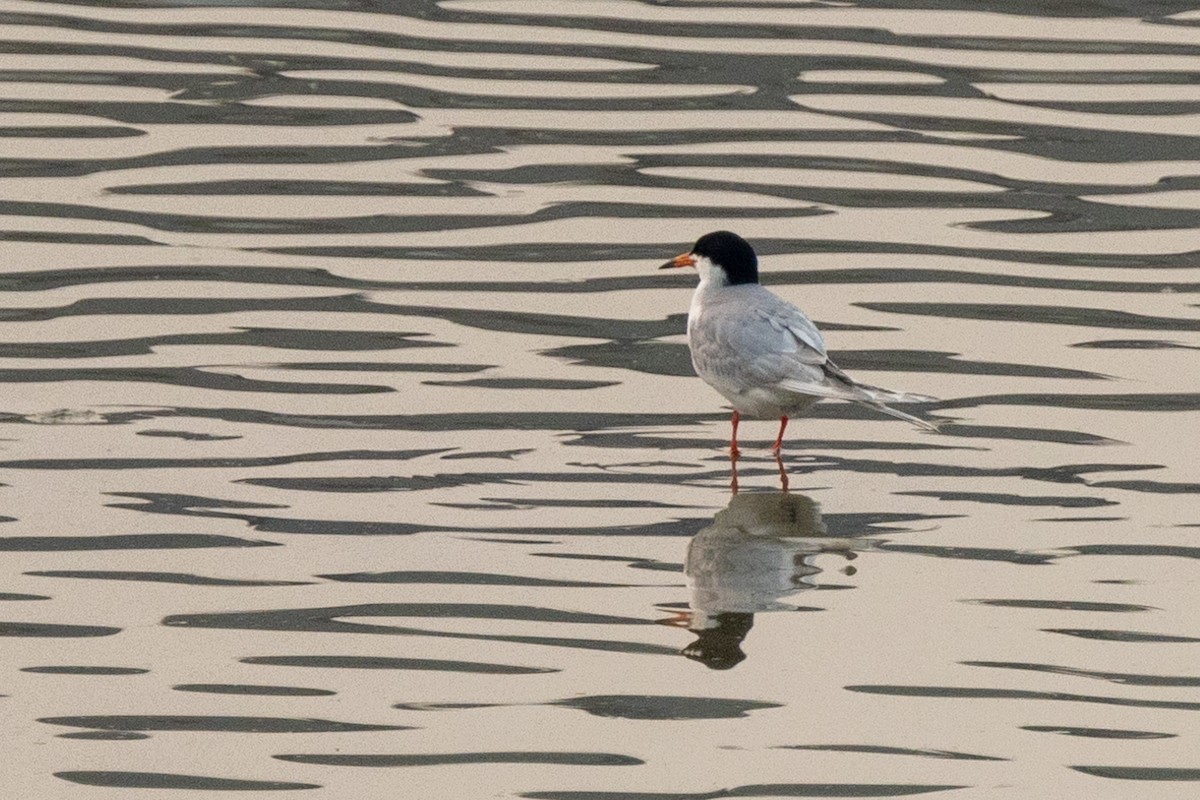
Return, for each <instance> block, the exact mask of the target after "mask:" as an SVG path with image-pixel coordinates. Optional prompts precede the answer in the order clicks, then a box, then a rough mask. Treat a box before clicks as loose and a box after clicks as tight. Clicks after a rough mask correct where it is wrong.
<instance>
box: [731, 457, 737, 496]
mask: <svg viewBox="0 0 1200 800" xmlns="http://www.w3.org/2000/svg"><path fill="white" fill-rule="evenodd" d="M737 492H738V479H737V459H736V458H731V459H729V493H730V494H737Z"/></svg>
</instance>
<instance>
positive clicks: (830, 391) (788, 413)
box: [659, 231, 937, 459]
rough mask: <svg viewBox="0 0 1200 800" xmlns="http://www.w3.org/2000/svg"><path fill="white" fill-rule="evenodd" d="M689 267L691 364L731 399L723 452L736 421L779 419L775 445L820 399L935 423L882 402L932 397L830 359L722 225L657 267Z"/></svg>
mask: <svg viewBox="0 0 1200 800" xmlns="http://www.w3.org/2000/svg"><path fill="white" fill-rule="evenodd" d="M678 267H695V268H696V271H697V272H699V274H700V285H699V286H697V287H696V292H695V293H694V294H693V295H692V305H691V308H690V309H689V310H688V325H687V334H688V348H689V349H690V350H691V352H692V366H693V367H695V369H696V374H697V375H699V376H700V377H701V378H703V379H704V382H705V383H707V384H708V385H709V386H711V387H713V388H714V389H716V390H717V391H718V392H720V393H721V394H722V395H724V397H725V399H726V400H728V401H729V402H730V404H731V405H732V406H733V417H732V418H731V424H732V429H733V430H732V434H731V436H730V441H729V455H730V457H731V458H734V459H736V458H737V457H738V454H739V451H738V446H737V429H738V421H739V420H740V419H741V418H742V417H747V418H751V419H776V418H778V419H779V435H778V436H777V437H776V438H775V444H774V445H773V446H772V447H771V450H772V452H774V453H775V455H776V457H778V456H779V453H780V448H781V447H782V446H783V432H784V430H786V429H787V424H788V419H789V418H791V417H796V416H800V415H801V414H803V413H804V412H806V411H808V410H809V409H810V408H812V407H813V406H814V405H816V404H817V403H818V402H819V401H821V400H828V399H833V400H849V401H850V402H852V403H858V404H859V405H862V406H866V407H868V408H873V409H875V410H876V411H881V412H883V413H884V414H890V415H891V416H893V417H898V418H900V419H903V420H907V421H909V422H911V423H913V424H914V425H917V426H919V427H921V428H924V429H925V430H934V431H936V430H937V426H936V425H934V424H932V423H930V422H927V421H925V420H923V419H919V418H917V417H914V416H913V415H911V414H906V413H904V412H903V411H897V410H896V409H894V408H891V407H890V406H888V405H887V403H924V402H933V401H936V399H937V398H934V397H928V396H926V395H920V394H909V393H906V392H893V391H891V390H889V389H881V388H879V387H878V386H868V385H867V384H864V383H859V382H858V381H856V380H854V379H853V378H851V377H850V376H849V375H847V374H846V373H845V372H843V371H842V370H841V369H839V368H838V367H837V365H836V364H834V363H833V362H832V361H830V360H829V356H828V355H827V354H826V352H825V340H824V339H823V338H822V337H821V332H820V331H819V330H817V326H816V325H814V324H813V322H812V320H810V319H809V318H808V317H807V316H805V315H804V312H803V311H801V310H800V309H799V308H797V307H796V306H794V305H792V304H791V303H789V302H787V301H786V300H784V299H783V298H781V297H779V296H778V295H776V294H774V293H772V292H771V291H770V290H769V289H767V288H766V287H764V286H762V285H761V284H759V282H758V256H757V255H755V253H754V248H753V247H751V246H750V244H749V243H748V242H747V241H746V240H745V239H743V238H742V237H740V236H738V235H737V234H736V233H730V232H729V231H714V232H713V233H707V234H705V235H704V236H701V237H700V238H699V239H697V240H696V244H695V245H694V246H693V247H692V249H691V250H690V251H688V252H686V253H682V254H680V255H678V256H676V257H675V258H673V259H671V260H670V261H668V262H667V263H665V264H663V265H662V266H661V267H659V269H671V268H678Z"/></svg>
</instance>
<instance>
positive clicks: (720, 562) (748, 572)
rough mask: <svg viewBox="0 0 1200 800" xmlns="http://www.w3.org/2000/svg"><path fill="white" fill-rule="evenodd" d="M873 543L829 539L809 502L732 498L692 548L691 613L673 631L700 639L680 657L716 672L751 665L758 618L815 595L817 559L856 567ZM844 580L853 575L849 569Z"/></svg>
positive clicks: (775, 495)
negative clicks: (803, 594) (801, 595)
mask: <svg viewBox="0 0 1200 800" xmlns="http://www.w3.org/2000/svg"><path fill="white" fill-rule="evenodd" d="M872 544H873V540H871V539H866V538H842V537H832V536H829V535H828V531H827V529H826V526H825V523H824V522H823V521H822V519H821V512H820V507H819V506H818V505H817V503H816V502H815V501H814V500H813V499H812V498H811V497H807V496H805V495H801V494H787V493H785V492H772V493H757V492H756V493H746V494H737V495H734V496H733V497H732V498H731V499H730V501H729V505H728V506H726V507H725V508H724V509H723V510H721V511H720V512H718V513H717V515H716V517H714V518H713V521H712V524H711V525H709V526H708V527H706V528H704V529H703V530H701V531H700V532H699V533H697V534H696V535H695V536H694V537H692V540H691V542H689V543H688V551H687V561H686V563H685V566H684V573H685V574H686V576H687V583H688V589H689V591H690V593H691V597H690V601H689V606H690V610H689V611H687V612H682V613H680V614H678V615H677V616H676V617H675V618H674V619H673V620H670V621H669V623H668V624H672V625H677V626H679V627H686V628H687V629H688V630H690V631H692V632H693V633H695V634H696V640H695V641H694V642H692V643H691V644H690V645H688V646H687V647H686V648H685V649H684V650H683V655H685V656H687V657H688V658H690V659H693V660H695V661H699V662H701V663H702V664H704V665H705V666H707V667H709V668H711V669H729V668H731V667H733V666H736V665H737V664H738V663H740V662H741V661H742V660H744V659H745V658H746V655H745V653H743V652H742V649H741V643H742V640H743V639H745V638H746V634H747V633H749V631H750V628H751V627H752V626H753V625H754V614H755V613H757V612H760V611H777V610H789V609H793V608H795V606H794V605H792V604H790V603H788V602H787V601H786V598H788V596H789V595H793V594H795V593H796V592H800V591H803V590H805V589H815V588H817V581H816V576H817V575H818V574H820V573H821V572H822V568H821V567H820V566H817V563H816V562H817V559H818V557H820V556H821V555H822V554H826V553H829V554H839V555H841V556H842V557H843V558H845V559H846V560H847V561H850V560H853V559H854V558H855V557H856V555H857V552H856V551H859V550H865V549H868V548H869V547H870V546H871V545H872ZM842 572H843V573H844V574H853V573H854V568H853V567H850V566H846V567H844V568H843V570H842Z"/></svg>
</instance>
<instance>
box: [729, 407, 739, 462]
mask: <svg viewBox="0 0 1200 800" xmlns="http://www.w3.org/2000/svg"><path fill="white" fill-rule="evenodd" d="M738 419H740V417H739V416H738V412H737V409H736V408H735V409H734V410H733V417H731V418H730V420H729V421H730V424H732V425H733V433H732V434H730V437H729V457H730V458H737V457H738V456H739V455H741V451H739V450H738V446H737V426H738Z"/></svg>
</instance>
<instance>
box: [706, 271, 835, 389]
mask: <svg viewBox="0 0 1200 800" xmlns="http://www.w3.org/2000/svg"><path fill="white" fill-rule="evenodd" d="M721 295H722V296H721V299H720V300H719V301H716V302H713V303H711V304H706V305H705V308H704V312H703V314H702V315H701V319H700V321H699V323H698V324H697V326H696V328H697V329H696V330H695V331H694V332H693V334H692V336H691V337H690V341H691V345H692V360H693V362H694V364H695V367H696V371H697V372H699V373H700V374H701V375H713V376H717V377H721V378H724V379H726V380H730V381H732V382H734V383H737V384H740V385H743V386H762V387H768V386H779V385H781V383H782V382H783V381H785V380H789V381H793V382H795V383H797V384H809V383H811V384H814V385H819V384H821V383H823V382H824V381H825V380H826V374H825V371H824V369H823V367H824V365H825V364H827V363H828V362H829V358H828V356H826V355H825V341H824V340H823V339H822V338H821V332H820V331H818V330H817V327H816V326H815V325H813V323H812V321H811V320H809V319H808V317H806V316H804V313H803V312H802V311H800V309H798V308H796V307H795V306H793V305H792V304H791V303H788V302H787V301H785V300H781V299H780V298H778V297H776V296H775V295H773V294H771V292H769V291H768V290H766V289H764V288H763V287H762V286H759V285H758V284H753V285H746V286H738V287H729V288H727V289H722V290H721ZM788 390H789V391H798V390H797V389H795V388H792V387H788Z"/></svg>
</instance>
